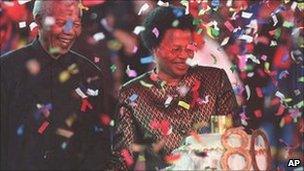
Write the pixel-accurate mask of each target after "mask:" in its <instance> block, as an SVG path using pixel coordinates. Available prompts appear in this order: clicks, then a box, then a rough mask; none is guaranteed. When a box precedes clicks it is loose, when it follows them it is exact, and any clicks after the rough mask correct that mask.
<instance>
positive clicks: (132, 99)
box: [129, 94, 138, 102]
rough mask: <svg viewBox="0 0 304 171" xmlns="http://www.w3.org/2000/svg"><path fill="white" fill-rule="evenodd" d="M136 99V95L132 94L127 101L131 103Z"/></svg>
mask: <svg viewBox="0 0 304 171" xmlns="http://www.w3.org/2000/svg"><path fill="white" fill-rule="evenodd" d="M137 98H138V95H137V94H132V95H131V96H130V97H129V100H130V101H131V102H135V100H136V99H137Z"/></svg>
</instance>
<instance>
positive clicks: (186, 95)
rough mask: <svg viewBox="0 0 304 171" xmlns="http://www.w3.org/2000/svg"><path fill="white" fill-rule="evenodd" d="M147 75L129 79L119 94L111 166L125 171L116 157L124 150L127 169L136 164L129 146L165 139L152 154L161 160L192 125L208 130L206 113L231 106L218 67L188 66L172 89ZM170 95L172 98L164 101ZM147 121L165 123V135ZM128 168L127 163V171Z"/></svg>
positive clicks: (226, 83)
mask: <svg viewBox="0 0 304 171" xmlns="http://www.w3.org/2000/svg"><path fill="white" fill-rule="evenodd" d="M153 73H154V72H153V71H150V72H148V73H145V74H143V75H141V76H139V77H138V78H135V79H134V80H131V81H130V82H128V83H126V84H125V85H124V86H123V87H122V89H121V91H120V98H119V105H118V112H117V119H116V121H117V122H116V124H117V125H116V126H117V127H116V132H115V139H114V155H115V157H116V160H115V162H116V163H115V166H116V167H117V168H118V169H119V170H121V169H126V168H127V166H126V163H128V162H125V161H126V157H125V155H121V154H122V153H121V151H122V150H125V149H127V150H129V152H130V155H131V157H133V160H134V162H133V165H134V163H135V162H136V153H132V150H131V149H130V147H131V145H132V144H133V143H136V144H145V145H148V146H149V145H151V144H152V143H156V142H159V141H160V140H161V139H163V140H165V145H164V147H163V148H162V150H161V151H160V153H159V155H158V157H159V158H160V160H163V158H164V157H165V156H166V155H168V154H170V152H172V150H174V149H175V148H177V147H179V146H180V144H181V142H182V140H183V138H185V137H186V136H189V132H190V131H191V130H193V129H197V128H194V127H197V126H195V125H199V127H209V123H210V116H211V115H228V114H233V112H234V110H235V109H236V107H237V103H236V99H235V96H234V93H233V90H232V87H231V84H230V82H229V80H228V77H227V75H226V73H225V71H224V70H222V69H217V68H212V67H201V66H196V67H193V68H190V69H189V70H188V72H187V74H186V75H185V76H184V77H183V78H182V79H181V81H180V82H179V84H178V85H175V86H170V85H166V84H164V83H163V82H162V81H160V80H158V81H153V80H154V79H151V75H153ZM170 97H171V98H172V100H171V102H170V103H168V101H170V100H168V98H169V99H170ZM166 101H167V103H166ZM165 104H166V105H165ZM234 119H237V118H234ZM153 123H154V125H155V123H159V124H160V125H161V123H169V126H167V127H169V129H167V131H166V132H167V133H165V134H164V131H162V130H166V129H165V128H164V127H165V126H163V128H161V129H155V127H154V126H153ZM163 125H166V124H163ZM167 125H168V124H167ZM122 156H124V157H122ZM146 161H147V158H146ZM149 162H152V161H147V163H149ZM131 164H132V162H131ZM131 164H130V162H129V164H128V165H129V168H132V165H131Z"/></svg>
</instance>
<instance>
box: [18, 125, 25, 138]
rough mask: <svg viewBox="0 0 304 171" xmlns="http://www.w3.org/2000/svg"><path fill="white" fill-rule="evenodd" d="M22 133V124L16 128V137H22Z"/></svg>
mask: <svg viewBox="0 0 304 171" xmlns="http://www.w3.org/2000/svg"><path fill="white" fill-rule="evenodd" d="M23 133H24V125H23V124H22V125H20V126H19V127H18V128H17V135H18V136H21V135H23Z"/></svg>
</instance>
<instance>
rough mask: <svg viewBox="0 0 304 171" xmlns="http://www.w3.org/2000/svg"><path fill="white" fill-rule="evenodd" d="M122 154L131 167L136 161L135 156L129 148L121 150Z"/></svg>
mask: <svg viewBox="0 0 304 171" xmlns="http://www.w3.org/2000/svg"><path fill="white" fill-rule="evenodd" d="M120 155H121V156H122V158H123V159H124V161H125V162H126V165H127V166H128V167H130V166H131V165H132V164H133V163H134V160H133V157H132V156H131V154H130V152H129V150H127V149H123V150H121V152H120Z"/></svg>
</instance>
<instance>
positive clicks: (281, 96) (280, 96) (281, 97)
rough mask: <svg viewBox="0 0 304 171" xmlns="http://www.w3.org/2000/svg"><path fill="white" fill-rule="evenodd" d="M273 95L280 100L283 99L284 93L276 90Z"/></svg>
mask: <svg viewBox="0 0 304 171" xmlns="http://www.w3.org/2000/svg"><path fill="white" fill-rule="evenodd" d="M275 96H277V97H279V98H280V99H281V100H283V99H285V95H284V94H283V93H281V92H280V91H277V92H276V93H275Z"/></svg>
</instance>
